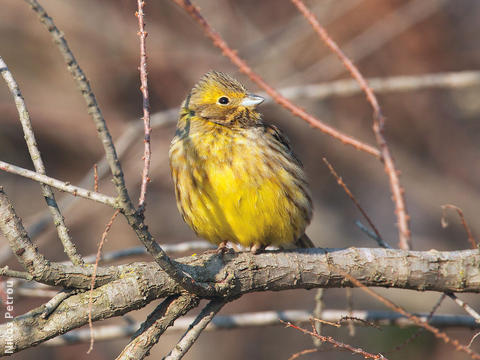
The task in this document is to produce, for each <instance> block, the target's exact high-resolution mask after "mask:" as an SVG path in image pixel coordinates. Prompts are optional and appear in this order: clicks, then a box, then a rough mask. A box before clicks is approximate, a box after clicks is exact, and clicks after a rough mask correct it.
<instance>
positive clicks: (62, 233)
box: [0, 57, 83, 265]
mask: <svg viewBox="0 0 480 360" xmlns="http://www.w3.org/2000/svg"><path fill="white" fill-rule="evenodd" d="M0 72H1V73H2V76H3V78H4V79H5V82H6V83H7V86H8V89H9V90H10V92H11V94H12V95H13V99H14V101H15V105H16V106H17V111H18V115H19V119H20V123H21V124H22V129H23V133H24V137H25V142H26V143H27V147H28V152H29V153H30V157H31V159H32V162H33V166H34V167H35V170H36V172H37V173H40V174H42V175H45V174H46V171H45V165H44V164H43V160H42V155H41V153H40V150H39V149H38V146H37V140H36V139H35V134H34V132H33V128H32V123H31V121H30V114H29V112H28V110H27V106H26V104H25V101H24V100H23V96H22V93H21V91H20V88H19V86H18V84H17V82H16V81H15V78H14V77H13V75H12V73H11V72H10V70H8V67H7V64H5V62H4V61H3V59H2V57H0ZM40 187H41V189H42V194H43V197H44V198H45V201H46V202H47V207H48V210H49V211H50V214H51V216H52V219H53V222H54V224H55V227H56V228H57V233H58V237H59V238H60V241H61V242H62V245H63V248H64V250H65V253H66V254H67V256H68V258H69V259H70V261H71V262H72V263H73V264H74V265H82V264H83V260H82V257H81V256H80V255H79V254H78V253H77V249H76V248H75V244H74V243H73V242H72V239H71V238H70V235H69V234H68V229H67V226H66V225H65V221H64V219H63V216H62V214H61V213H60V209H59V207H58V204H57V201H56V200H55V195H54V194H53V190H52V188H51V187H50V186H49V185H47V184H43V183H40Z"/></svg>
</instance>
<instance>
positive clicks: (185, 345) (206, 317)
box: [164, 299, 227, 360]
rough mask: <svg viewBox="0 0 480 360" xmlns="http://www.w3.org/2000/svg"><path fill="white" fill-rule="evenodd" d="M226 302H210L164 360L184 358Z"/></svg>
mask: <svg viewBox="0 0 480 360" xmlns="http://www.w3.org/2000/svg"><path fill="white" fill-rule="evenodd" d="M226 302H227V301H226V300H223V299H220V300H212V301H210V302H209V303H208V304H207V306H205V308H204V309H203V310H202V312H201V313H200V314H199V315H198V316H197V318H196V319H195V320H194V321H193V322H192V323H191V324H190V326H189V327H188V330H187V332H186V333H185V334H183V336H182V338H181V339H180V341H179V342H178V343H177V345H175V347H174V348H173V349H172V351H170V353H169V354H168V355H167V356H166V357H165V358H164V360H179V359H181V358H183V357H184V356H185V354H186V353H187V351H188V350H189V349H190V348H191V347H192V345H193V344H194V343H195V341H197V339H198V337H199V336H200V334H201V333H202V331H203V330H204V329H205V327H206V326H207V325H208V324H209V323H210V321H212V319H213V317H214V316H215V315H216V314H217V313H218V312H219V311H220V309H221V308H222V307H223V306H224V305H225V304H226Z"/></svg>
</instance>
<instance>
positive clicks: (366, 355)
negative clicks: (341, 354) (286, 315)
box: [282, 321, 387, 360]
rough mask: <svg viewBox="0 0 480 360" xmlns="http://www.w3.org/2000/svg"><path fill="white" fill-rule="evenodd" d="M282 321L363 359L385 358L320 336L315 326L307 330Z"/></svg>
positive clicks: (329, 337)
mask: <svg viewBox="0 0 480 360" xmlns="http://www.w3.org/2000/svg"><path fill="white" fill-rule="evenodd" d="M282 323H284V324H285V326H286V327H291V328H294V329H296V330H298V331H301V332H303V333H304V334H307V335H310V336H315V337H318V338H319V339H320V340H321V341H323V342H325V343H328V344H330V345H332V346H333V347H334V348H336V349H340V350H346V351H350V352H351V353H353V354H358V355H361V356H363V357H364V358H365V359H385V360H387V358H386V357H384V356H383V355H381V354H371V353H369V352H366V351H365V350H363V349H361V348H356V347H353V346H351V345H349V344H345V343H342V342H340V341H337V340H335V339H334V338H333V337H331V336H322V335H320V334H318V333H317V332H316V330H315V327H313V331H309V330H307V329H303V328H301V327H299V326H296V325H294V324H292V323H291V322H285V321H282Z"/></svg>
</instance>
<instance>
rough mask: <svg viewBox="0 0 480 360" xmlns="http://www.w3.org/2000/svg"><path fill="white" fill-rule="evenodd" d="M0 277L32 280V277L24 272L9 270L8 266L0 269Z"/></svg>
mask: <svg viewBox="0 0 480 360" xmlns="http://www.w3.org/2000/svg"><path fill="white" fill-rule="evenodd" d="M0 276H5V277H13V278H17V279H24V280H33V276H32V275H30V274H29V273H28V272H25V271H18V270H11V269H9V268H8V266H5V267H3V268H0Z"/></svg>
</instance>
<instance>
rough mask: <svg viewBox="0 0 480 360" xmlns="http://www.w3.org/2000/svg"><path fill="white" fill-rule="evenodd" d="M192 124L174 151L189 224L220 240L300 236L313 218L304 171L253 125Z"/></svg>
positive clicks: (278, 240) (180, 200)
mask: <svg viewBox="0 0 480 360" xmlns="http://www.w3.org/2000/svg"><path fill="white" fill-rule="evenodd" d="M192 124H193V126H192V128H189V129H188V134H187V135H185V134H183V135H182V136H176V137H175V139H174V140H173V141H172V145H171V149H170V165H171V168H172V175H173V180H174V183H175V193H176V197H177V205H178V208H179V210H180V212H181V213H182V215H183V217H184V219H185V221H186V222H187V223H188V224H189V225H190V227H191V228H192V229H193V230H194V231H195V232H196V233H197V234H198V235H199V236H200V237H203V238H205V239H207V240H209V241H211V242H213V243H216V244H219V243H221V242H222V241H230V242H234V243H239V244H242V245H244V246H250V245H254V244H258V245H270V244H277V245H279V244H284V243H288V242H293V241H295V240H296V239H297V238H299V237H300V236H301V235H302V234H303V232H304V230H305V227H306V226H307V225H308V223H309V221H310V217H311V204H310V199H309V198H308V193H307V190H306V189H305V188H304V187H303V185H302V184H303V182H302V181H304V174H303V170H302V169H301V168H300V167H299V166H298V165H295V164H293V163H291V162H289V161H288V157H287V158H286V157H285V156H284V155H282V154H279V153H278V152H276V151H275V149H272V148H271V147H269V146H268V143H267V142H266V141H263V140H262V138H261V136H260V135H259V134H258V133H255V132H252V130H251V129H250V130H249V131H242V129H230V128H227V127H225V126H222V125H216V124H211V123H209V124H208V129H206V128H205V126H206V125H205V124H201V125H200V126H202V128H201V129H196V128H195V126H196V124H194V123H192ZM197 130H198V131H197ZM299 177H300V179H301V180H302V181H299V180H298V178H299Z"/></svg>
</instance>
